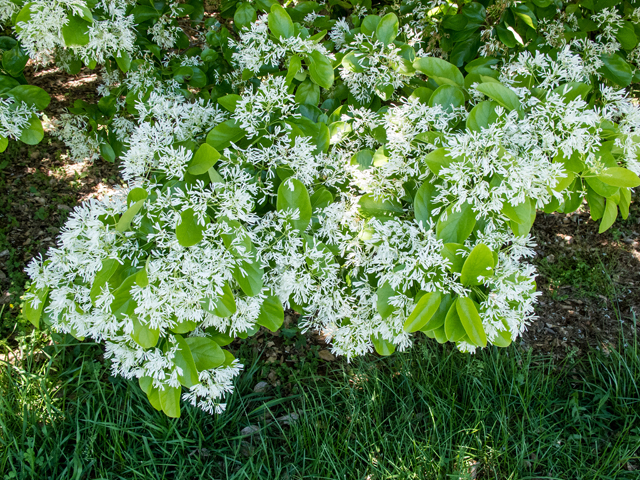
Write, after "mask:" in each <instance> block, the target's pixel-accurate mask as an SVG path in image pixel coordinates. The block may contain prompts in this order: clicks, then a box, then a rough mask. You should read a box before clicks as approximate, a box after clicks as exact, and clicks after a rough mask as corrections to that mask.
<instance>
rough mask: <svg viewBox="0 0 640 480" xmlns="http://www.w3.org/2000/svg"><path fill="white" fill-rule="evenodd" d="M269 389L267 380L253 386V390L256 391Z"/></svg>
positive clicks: (261, 391)
mask: <svg viewBox="0 0 640 480" xmlns="http://www.w3.org/2000/svg"><path fill="white" fill-rule="evenodd" d="M268 389H269V384H268V383H267V382H258V383H257V384H256V386H255V387H253V391H254V392H256V393H265V392H266V391H267V390H268Z"/></svg>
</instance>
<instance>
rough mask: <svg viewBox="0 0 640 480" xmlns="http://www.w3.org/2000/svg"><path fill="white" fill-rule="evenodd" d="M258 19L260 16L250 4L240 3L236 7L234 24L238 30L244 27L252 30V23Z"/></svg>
mask: <svg viewBox="0 0 640 480" xmlns="http://www.w3.org/2000/svg"><path fill="white" fill-rule="evenodd" d="M257 18H258V14H257V12H256V10H255V8H253V7H252V6H251V4H250V3H244V2H242V3H239V4H238V5H237V7H236V11H235V13H234V14H233V23H234V25H235V26H236V28H237V29H238V30H241V29H242V27H245V28H250V27H251V23H253V22H255V21H256V20H257Z"/></svg>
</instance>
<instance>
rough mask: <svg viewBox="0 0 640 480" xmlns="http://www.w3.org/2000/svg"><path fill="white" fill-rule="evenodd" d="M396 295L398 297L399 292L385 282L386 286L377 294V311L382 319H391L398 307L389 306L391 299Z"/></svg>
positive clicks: (380, 288)
mask: <svg viewBox="0 0 640 480" xmlns="http://www.w3.org/2000/svg"><path fill="white" fill-rule="evenodd" d="M396 295H398V292H396V291H395V290H394V289H393V288H391V285H389V282H384V284H383V285H382V286H381V287H379V288H378V290H377V292H376V296H377V300H376V309H377V310H378V313H379V314H380V315H381V316H382V318H389V317H390V316H391V314H392V313H393V311H394V310H395V308H396V307H394V306H393V305H391V304H389V299H390V298H391V297H395V296H396Z"/></svg>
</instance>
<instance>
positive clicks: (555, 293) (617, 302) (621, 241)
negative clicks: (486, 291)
mask: <svg viewBox="0 0 640 480" xmlns="http://www.w3.org/2000/svg"><path fill="white" fill-rule="evenodd" d="M636 201H637V199H636ZM639 222H640V208H639V207H638V205H637V203H633V204H632V205H631V209H630V215H629V218H628V219H627V220H622V219H620V218H618V220H617V221H616V223H615V224H614V225H613V227H611V229H609V230H608V231H606V232H604V233H602V234H599V233H598V227H599V222H594V221H593V220H591V219H590V217H589V214H588V211H579V212H576V213H573V214H571V215H564V214H551V215H547V214H544V213H539V214H538V217H537V219H536V222H535V224H534V228H533V232H532V233H533V235H534V237H535V239H536V242H537V244H538V247H537V248H536V250H537V253H538V256H537V257H536V258H535V259H534V263H535V264H536V267H537V268H538V272H539V275H538V278H537V283H538V290H539V291H540V292H541V293H542V295H541V297H540V298H539V302H538V305H537V307H536V313H537V315H538V316H539V318H538V319H537V320H536V321H534V322H533V323H532V325H531V326H530V327H529V329H528V331H527V332H526V333H525V335H524V337H523V342H524V344H525V345H528V346H531V347H533V348H534V349H535V350H541V351H544V352H547V351H551V350H553V353H554V354H555V355H559V356H563V355H565V354H566V353H568V352H571V351H573V353H577V354H579V353H582V352H585V353H586V351H588V350H589V347H592V348H613V346H614V345H618V344H619V342H620V340H622V343H623V344H624V343H625V341H626V342H630V341H631V339H632V338H633V336H634V335H637V334H638V333H639V332H640V330H639V329H638V324H637V323H636V322H635V316H636V315H637V314H638V313H640V235H639V234H638V231H640V226H639ZM625 339H626V340H625Z"/></svg>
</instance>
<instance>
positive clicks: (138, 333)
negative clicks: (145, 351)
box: [129, 315, 160, 348]
mask: <svg viewBox="0 0 640 480" xmlns="http://www.w3.org/2000/svg"><path fill="white" fill-rule="evenodd" d="M129 318H130V319H131V321H132V322H133V333H131V338H133V341H134V342H136V343H137V344H138V345H140V346H141V347H142V348H153V347H155V346H156V345H157V344H158V340H159V339H160V330H158V329H157V328H150V327H149V326H148V325H146V324H143V323H142V322H140V320H139V319H138V317H137V315H131V316H130V317H129Z"/></svg>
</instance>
